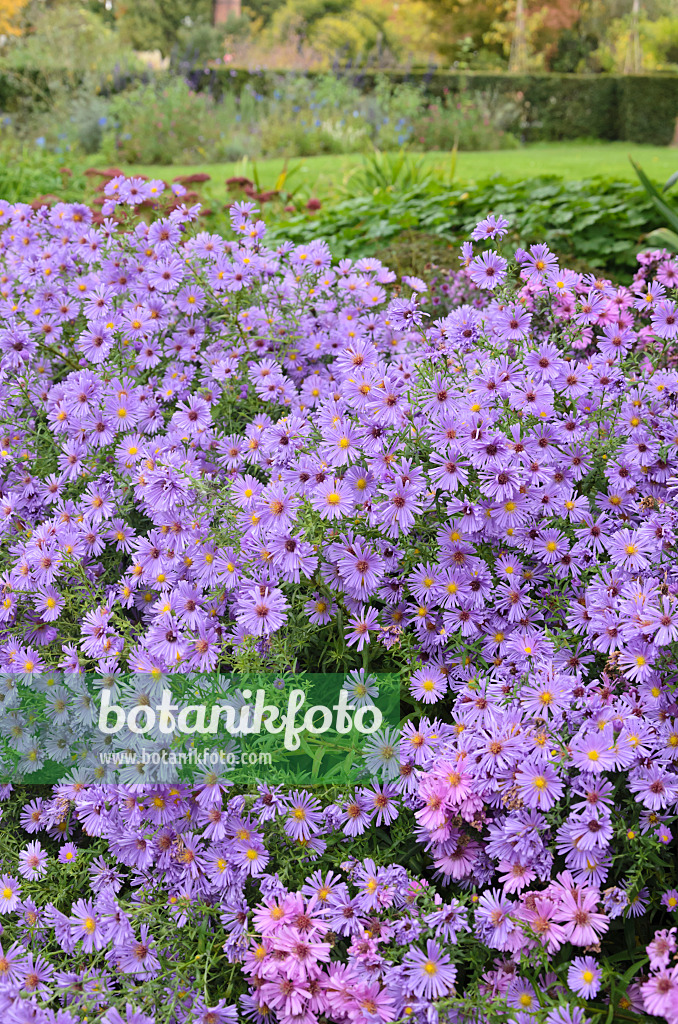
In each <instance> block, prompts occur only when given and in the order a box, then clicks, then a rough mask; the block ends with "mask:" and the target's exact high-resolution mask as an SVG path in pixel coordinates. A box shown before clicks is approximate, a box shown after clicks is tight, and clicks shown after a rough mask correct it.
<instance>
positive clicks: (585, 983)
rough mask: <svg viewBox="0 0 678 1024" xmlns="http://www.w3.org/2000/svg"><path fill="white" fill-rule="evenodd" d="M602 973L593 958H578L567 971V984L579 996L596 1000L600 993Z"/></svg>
mask: <svg viewBox="0 0 678 1024" xmlns="http://www.w3.org/2000/svg"><path fill="white" fill-rule="evenodd" d="M601 978H602V971H601V969H600V967H599V966H598V963H597V961H596V960H595V958H594V957H592V956H576V957H575V958H574V960H573V961H572V962H571V964H570V965H569V967H568V969H567V983H568V985H569V986H570V988H571V989H572V991H573V992H575V993H576V994H577V995H578V996H583V998H584V999H595V997H596V996H597V995H598V993H599V991H600V982H601Z"/></svg>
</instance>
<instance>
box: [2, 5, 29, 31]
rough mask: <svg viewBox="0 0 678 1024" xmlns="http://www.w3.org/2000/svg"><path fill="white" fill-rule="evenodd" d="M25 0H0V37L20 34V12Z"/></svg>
mask: <svg viewBox="0 0 678 1024" xmlns="http://www.w3.org/2000/svg"><path fill="white" fill-rule="evenodd" d="M25 6H26V0H0V37H2V36H18V35H20V34H21V28H20V21H21V12H22V10H23V9H24V7H25Z"/></svg>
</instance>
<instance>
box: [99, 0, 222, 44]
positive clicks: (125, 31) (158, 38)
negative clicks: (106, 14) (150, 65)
mask: <svg viewBox="0 0 678 1024" xmlns="http://www.w3.org/2000/svg"><path fill="white" fill-rule="evenodd" d="M114 11H115V19H116V22H117V24H118V28H119V31H120V34H121V36H122V38H123V39H124V40H125V41H126V42H128V43H129V44H130V45H131V46H133V47H134V48H135V49H136V50H160V52H161V53H162V55H163V57H166V56H169V54H170V53H171V52H172V49H173V48H174V46H175V45H176V44H177V41H178V39H179V36H180V33H181V31H182V29H185V28H190V27H192V26H194V25H199V24H207V25H209V24H211V20H212V0H117V3H116V4H115V6H114Z"/></svg>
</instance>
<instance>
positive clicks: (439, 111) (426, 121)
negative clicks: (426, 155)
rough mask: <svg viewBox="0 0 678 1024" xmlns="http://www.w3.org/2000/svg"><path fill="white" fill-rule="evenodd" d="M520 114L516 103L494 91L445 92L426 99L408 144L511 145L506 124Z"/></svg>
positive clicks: (421, 146) (423, 147) (513, 144)
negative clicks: (443, 94) (429, 100)
mask: <svg viewBox="0 0 678 1024" xmlns="http://www.w3.org/2000/svg"><path fill="white" fill-rule="evenodd" d="M519 116H520V110H519V107H518V106H517V104H516V103H515V102H514V101H513V100H511V99H510V98H505V97H502V96H501V95H498V94H497V93H496V91H495V92H487V93H479V92H472V93H457V94H448V95H447V96H445V97H444V98H443V99H442V100H441V101H434V102H432V103H428V104H427V105H426V107H425V109H424V110H423V111H422V112H421V114H420V115H419V117H418V118H417V120H416V121H415V123H414V126H413V133H412V146H413V148H415V149H418V150H421V151H422V152H427V151H430V150H445V149H451V148H452V146H454V145H456V146H457V148H458V149H462V150H487V149H513V148H515V147H516V146H517V145H518V142H517V140H516V138H515V136H514V135H513V134H511V132H509V131H507V127H508V126H510V125H512V124H514V123H515V122H516V120H517V119H518V118H519Z"/></svg>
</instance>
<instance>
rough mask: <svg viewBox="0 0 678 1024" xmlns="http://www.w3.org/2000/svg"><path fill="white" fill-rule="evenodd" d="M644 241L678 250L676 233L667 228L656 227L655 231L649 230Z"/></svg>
mask: <svg viewBox="0 0 678 1024" xmlns="http://www.w3.org/2000/svg"><path fill="white" fill-rule="evenodd" d="M646 241H647V242H651V243H652V244H653V245H658V246H661V247H663V248H665V249H672V250H673V252H678V235H677V234H676V232H675V231H670V230H669V229H668V228H657V229H656V231H651V232H650V234H649V235H648V236H647V238H646Z"/></svg>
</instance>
